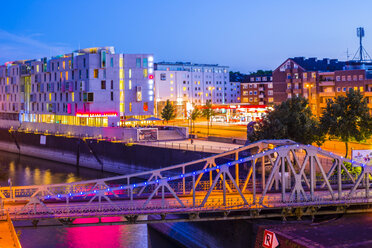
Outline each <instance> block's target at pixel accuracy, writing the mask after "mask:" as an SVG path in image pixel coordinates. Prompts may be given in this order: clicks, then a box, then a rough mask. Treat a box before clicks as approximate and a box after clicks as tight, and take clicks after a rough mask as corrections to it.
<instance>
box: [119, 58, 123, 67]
mask: <svg viewBox="0 0 372 248" xmlns="http://www.w3.org/2000/svg"><path fill="white" fill-rule="evenodd" d="M123 64H124V60H123V57H120V59H119V67H123Z"/></svg>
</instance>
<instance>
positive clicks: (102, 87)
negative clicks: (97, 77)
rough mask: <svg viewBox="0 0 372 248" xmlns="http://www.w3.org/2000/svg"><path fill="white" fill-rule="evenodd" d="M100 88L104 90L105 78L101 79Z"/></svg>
mask: <svg viewBox="0 0 372 248" xmlns="http://www.w3.org/2000/svg"><path fill="white" fill-rule="evenodd" d="M101 89H102V90H105V89H106V80H102V81H101Z"/></svg>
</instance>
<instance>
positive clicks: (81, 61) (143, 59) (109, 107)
mask: <svg viewBox="0 0 372 248" xmlns="http://www.w3.org/2000/svg"><path fill="white" fill-rule="evenodd" d="M153 60H154V58H153V55H151V54H116V53H115V49H114V48H113V47H95V48H87V49H80V50H78V51H75V52H72V53H70V54H64V55H60V56H55V57H52V58H50V59H48V58H42V59H34V60H24V61H14V62H8V63H6V64H5V65H2V66H0V108H1V114H0V119H9V120H10V119H12V120H19V121H21V122H24V121H25V122H45V123H61V124H69V125H89V126H118V125H120V124H121V123H122V122H123V121H124V119H126V118H128V117H136V118H140V119H142V118H146V117H149V116H151V115H153V113H154V79H153V78H154V75H153V67H154V64H153Z"/></svg>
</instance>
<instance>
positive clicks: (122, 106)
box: [120, 103, 124, 113]
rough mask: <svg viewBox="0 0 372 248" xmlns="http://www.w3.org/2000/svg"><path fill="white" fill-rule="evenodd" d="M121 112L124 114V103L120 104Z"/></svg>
mask: <svg viewBox="0 0 372 248" xmlns="http://www.w3.org/2000/svg"><path fill="white" fill-rule="evenodd" d="M120 112H121V113H124V103H120Z"/></svg>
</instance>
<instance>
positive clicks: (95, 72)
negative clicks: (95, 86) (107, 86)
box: [93, 69, 98, 78]
mask: <svg viewBox="0 0 372 248" xmlns="http://www.w3.org/2000/svg"><path fill="white" fill-rule="evenodd" d="M93 77H94V78H98V69H94V75H93Z"/></svg>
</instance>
